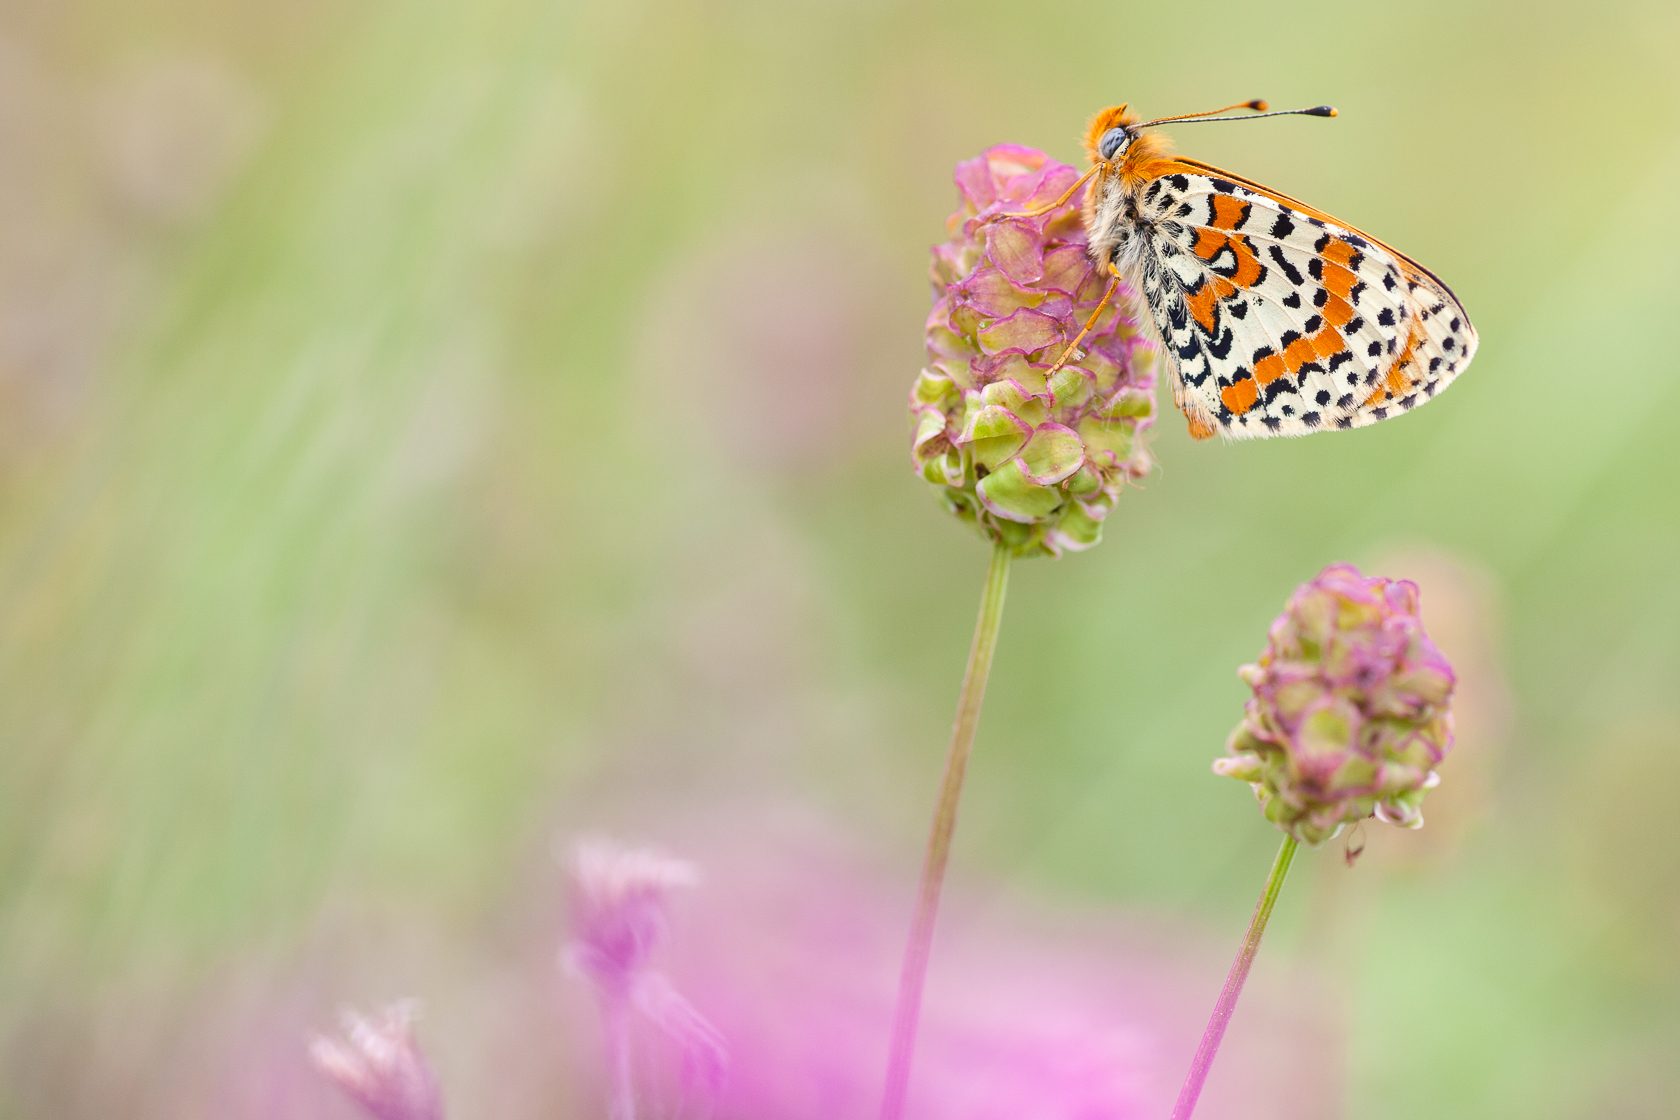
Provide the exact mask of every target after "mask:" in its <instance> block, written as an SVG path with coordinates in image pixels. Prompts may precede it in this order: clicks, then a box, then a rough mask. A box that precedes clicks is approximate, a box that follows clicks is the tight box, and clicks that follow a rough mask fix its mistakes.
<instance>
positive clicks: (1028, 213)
mask: <svg viewBox="0 0 1680 1120" xmlns="http://www.w3.org/2000/svg"><path fill="white" fill-rule="evenodd" d="M1096 171H1097V169H1096V168H1095V167H1092V168H1091V170H1089V171H1087V172H1085V174H1083V175H1081V176H1080V177H1079V178H1077V179H1075V180H1074V182H1073V186H1071V187H1069V188H1068V189H1067V190H1065V191H1063V192H1062V197H1060V198H1058V199H1057V200H1056V201H1054V202H1052V203H1051V204H1050V205H1048V206H1040V207H1039V208H1038V209H1036V210H1015V211H1011V212H1008V213H1003V214H993V215H992V216H991V217H989V218H987V219H985V220H984V221H982V222H981V223H980V224H981V225H986V224H987V223H989V222H995V221H997V220H998V219H1000V218H1042V217H1044V215H1046V214H1048V213H1050V211H1052V210H1059V209H1061V208H1062V206H1064V205H1066V203H1067V200H1068V199H1070V198H1072V197H1073V195H1074V192H1075V191H1077V190H1078V189H1079V188H1080V187H1082V186H1084V185H1085V180H1087V179H1089V178H1090V177H1091V176H1092V175H1094V174H1096Z"/></svg>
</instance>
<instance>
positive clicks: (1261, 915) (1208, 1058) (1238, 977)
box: [1172, 836, 1297, 1120]
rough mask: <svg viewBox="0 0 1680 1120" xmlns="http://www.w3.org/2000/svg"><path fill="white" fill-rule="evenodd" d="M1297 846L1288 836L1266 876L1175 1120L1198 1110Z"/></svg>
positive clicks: (1184, 1119)
mask: <svg viewBox="0 0 1680 1120" xmlns="http://www.w3.org/2000/svg"><path fill="white" fill-rule="evenodd" d="M1296 847H1297V844H1296V841H1295V837H1293V836H1285V837H1284V838H1283V847H1281V848H1279V849H1278V854H1277V859H1275V860H1273V861H1272V873H1271V874H1270V875H1268V876H1267V877H1266V889H1265V890H1264V891H1263V892H1262V893H1261V895H1260V903H1259V905H1257V906H1256V907H1255V908H1254V918H1253V920H1251V921H1250V922H1249V923H1248V936H1247V937H1245V938H1243V946H1242V952H1240V953H1238V954H1237V959H1236V961H1235V962H1234V963H1233V964H1232V965H1231V974H1230V975H1229V976H1227V977H1225V989H1224V991H1222V992H1220V993H1219V1002H1218V1003H1216V1004H1214V1005H1213V1017H1212V1018H1210V1019H1209V1020H1208V1025H1207V1030H1206V1031H1204V1032H1202V1044H1201V1045H1200V1046H1198V1047H1197V1048H1196V1060H1195V1061H1193V1062H1191V1063H1190V1076H1188V1077H1186V1078H1185V1079H1184V1088H1182V1089H1180V1090H1179V1092H1178V1104H1176V1105H1174V1106H1173V1111H1172V1120H1190V1114H1191V1113H1192V1112H1194V1111H1196V1098H1197V1097H1199V1096H1201V1095H1202V1083H1203V1082H1205V1081H1206V1080H1207V1075H1208V1070H1209V1069H1211V1068H1212V1067H1213V1056H1214V1055H1215V1054H1217V1053H1219V1043H1220V1040H1222V1039H1223V1038H1224V1037H1225V1028H1226V1027H1227V1026H1229V1025H1230V1023H1231V1013H1232V1012H1233V1011H1235V1010H1236V1009H1237V996H1239V995H1241V994H1242V987H1243V981H1245V980H1247V979H1248V969H1249V966H1250V965H1252V964H1253V963H1254V954H1255V952H1256V951H1257V950H1258V949H1259V948H1260V935H1261V934H1263V933H1265V932H1266V922H1267V920H1269V919H1270V918H1271V916H1272V906H1273V905H1274V904H1275V903H1276V902H1277V896H1278V892H1279V891H1281V890H1282V889H1283V877H1284V876H1285V875H1288V874H1289V863H1290V861H1291V860H1293V859H1294V858H1295V848H1296Z"/></svg>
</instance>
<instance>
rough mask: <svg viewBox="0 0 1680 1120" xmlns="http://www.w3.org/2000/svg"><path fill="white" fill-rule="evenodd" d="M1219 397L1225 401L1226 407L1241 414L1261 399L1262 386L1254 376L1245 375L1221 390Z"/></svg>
mask: <svg viewBox="0 0 1680 1120" xmlns="http://www.w3.org/2000/svg"><path fill="white" fill-rule="evenodd" d="M1219 399H1220V400H1222V401H1224V402H1225V407H1226V408H1228V409H1230V410H1231V411H1232V412H1234V413H1236V414H1237V415H1238V416H1241V415H1242V414H1243V413H1245V412H1247V411H1248V410H1249V409H1251V408H1253V407H1254V402H1255V401H1257V400H1259V399H1260V387H1259V386H1258V385H1256V384H1255V383H1254V378H1252V377H1245V378H1243V379H1242V380H1241V381H1235V382H1232V383H1231V384H1229V385H1227V386H1225V388H1223V389H1221V390H1219Z"/></svg>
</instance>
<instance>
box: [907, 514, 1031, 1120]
mask: <svg viewBox="0 0 1680 1120" xmlns="http://www.w3.org/2000/svg"><path fill="white" fill-rule="evenodd" d="M1009 556H1010V553H1009V549H1008V547H1007V546H1005V545H1003V544H1001V543H1000V544H998V545H996V546H995V547H994V548H993V549H992V563H991V566H990V567H988V568H987V569H986V586H985V589H984V590H983V591H982V592H981V594H980V618H979V621H977V622H976V623H975V625H974V644H973V645H972V646H970V647H969V651H968V670H967V672H965V673H964V674H963V684H962V695H961V697H960V698H959V699H958V700H957V718H956V720H955V722H954V723H953V724H952V726H951V749H950V751H949V752H948V753H947V754H946V756H945V778H944V780H943V781H942V782H941V784H940V787H939V804H938V806H937V807H936V808H935V809H934V811H933V828H932V830H931V832H930V834H929V835H928V846H927V855H926V857H925V858H924V859H923V861H922V886H921V892H920V894H919V896H918V897H917V900H916V920H915V923H914V924H913V925H912V926H911V927H910V943H909V944H908V945H907V946H905V949H904V969H903V971H902V972H900V973H899V978H898V1010H897V1013H896V1014H895V1015H894V1016H893V1033H892V1049H891V1050H890V1051H889V1052H888V1056H887V1088H886V1093H885V1095H884V1096H883V1097H882V1100H881V1120H899V1118H900V1117H901V1116H903V1114H904V1098H905V1095H906V1094H907V1093H908V1092H909V1089H910V1059H911V1055H912V1054H913V1052H914V1051H915V1048H916V1023H917V1021H918V1020H919V1019H920V1018H921V1013H922V986H923V983H924V982H925V981H926V979H927V965H928V953H929V952H930V951H931V949H932V947H933V922H934V918H935V917H936V916H937V915H938V913H939V889H940V887H941V886H942V885H943V884H944V882H945V864H946V863H947V862H948V861H949V859H950V856H951V834H952V833H953V832H955V831H956V828H957V801H958V799H959V798H961V797H962V787H963V775H964V774H965V773H967V771H968V756H969V752H970V751H971V750H972V749H973V747H974V731H975V729H976V728H977V727H978V726H979V725H980V705H981V703H983V702H984V701H985V699H986V677H987V676H988V675H989V674H990V673H991V671H992V653H993V651H995V650H996V649H997V638H998V626H999V624H1000V623H1001V622H1002V621H1003V593H1004V591H1005V590H1006V589H1007V588H1008V586H1009Z"/></svg>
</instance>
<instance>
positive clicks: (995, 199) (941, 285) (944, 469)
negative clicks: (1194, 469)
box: [910, 144, 1155, 556]
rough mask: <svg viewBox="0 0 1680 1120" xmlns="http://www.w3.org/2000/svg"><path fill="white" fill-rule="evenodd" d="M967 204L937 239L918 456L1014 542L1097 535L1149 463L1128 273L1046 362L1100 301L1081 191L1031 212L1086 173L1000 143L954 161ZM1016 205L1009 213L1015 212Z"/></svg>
mask: <svg viewBox="0 0 1680 1120" xmlns="http://www.w3.org/2000/svg"><path fill="white" fill-rule="evenodd" d="M955 178H956V183H957V188H958V190H959V191H960V192H961V195H962V204H961V205H960V206H959V207H958V209H957V211H956V212H955V213H954V214H952V215H951V217H950V218H949V219H948V220H947V222H946V230H947V231H948V232H949V234H950V240H948V241H946V242H945V243H944V244H942V245H936V246H935V247H934V249H933V263H932V267H931V270H930V279H931V281H932V284H933V301H934V303H933V311H932V312H931V313H930V314H929V316H928V320H927V354H928V359H927V361H928V364H927V367H926V368H925V369H923V370H922V373H921V376H919V377H918V378H917V379H916V384H915V387H914V388H913V389H912V390H911V392H910V413H911V419H912V421H913V422H914V425H915V435H914V437H913V438H912V443H911V456H912V460H913V461H914V463H915V467H916V470H917V472H918V473H920V474H921V475H922V477H923V478H925V479H927V480H928V481H929V482H931V483H933V484H934V485H935V486H936V487H937V488H938V489H939V492H940V495H941V497H942V499H943V500H944V502H945V504H946V506H947V507H948V508H949V509H950V510H951V511H952V512H953V513H955V514H956V515H958V516H959V517H962V518H964V519H965V520H968V521H971V522H973V523H974V524H975V525H976V526H977V527H978V528H979V530H980V532H981V533H982V534H984V535H985V536H986V537H988V538H990V539H992V540H995V541H1001V542H1004V543H1006V544H1008V545H1010V546H1011V547H1012V548H1013V550H1014V552H1015V554H1016V555H1018V556H1028V555H1043V554H1049V555H1060V554H1061V553H1062V552H1063V551H1065V550H1069V549H1074V550H1077V549H1084V548H1089V547H1091V546H1092V545H1094V544H1096V543H1097V541H1098V540H1100V539H1101V536H1102V522H1103V518H1104V517H1106V516H1107V515H1108V512H1109V510H1111V509H1112V508H1114V503H1115V501H1116V499H1118V498H1119V496H1120V491H1121V488H1122V487H1123V486H1124V485H1125V483H1126V481H1127V480H1128V479H1131V480H1135V479H1138V478H1140V477H1142V476H1143V475H1144V474H1146V473H1147V472H1148V470H1149V468H1150V466H1151V465H1152V460H1151V458H1150V456H1149V452H1148V450H1147V449H1146V448H1145V447H1144V444H1143V438H1142V434H1143V432H1144V430H1145V429H1147V428H1148V427H1149V426H1150V424H1152V423H1153V422H1154V419H1155V397H1154V388H1155V374H1154V363H1153V357H1154V355H1153V351H1152V350H1151V349H1150V348H1149V345H1148V344H1147V343H1146V342H1145V341H1144V340H1143V338H1142V336H1141V335H1140V333H1139V330H1138V324H1137V321H1136V320H1135V319H1133V318H1131V317H1129V315H1128V313H1127V311H1126V308H1127V307H1129V306H1131V305H1132V304H1133V301H1134V300H1135V299H1136V294H1135V293H1134V292H1132V291H1131V289H1130V288H1129V287H1127V286H1126V285H1124V284H1121V285H1120V286H1119V289H1118V290H1117V291H1116V293H1115V298H1113V299H1111V300H1110V301H1109V304H1108V306H1107V307H1106V308H1104V310H1103V313H1102V315H1101V316H1100V317H1098V319H1097V321H1096V325H1095V326H1094V327H1093V328H1092V330H1091V332H1090V333H1089V334H1088V335H1086V336H1085V338H1084V340H1083V341H1082V342H1081V343H1080V352H1078V353H1076V354H1075V355H1073V358H1072V360H1070V361H1069V362H1068V364H1066V365H1064V366H1063V367H1062V368H1061V369H1059V370H1057V371H1056V372H1055V373H1054V374H1053V375H1051V374H1050V370H1051V367H1052V366H1053V365H1054V364H1055V363H1056V360H1057V359H1058V358H1060V357H1061V356H1062V353H1063V351H1064V350H1066V349H1067V347H1068V344H1069V343H1070V342H1071V341H1072V340H1073V339H1074V338H1075V337H1076V336H1078V334H1079V332H1080V329H1081V328H1082V327H1083V326H1084V324H1085V321H1086V320H1087V319H1088V318H1089V317H1090V316H1091V314H1092V313H1093V312H1095V311H1096V309H1097V307H1098V305H1099V304H1100V303H1101V301H1102V296H1103V292H1104V289H1105V288H1106V287H1107V283H1108V277H1106V276H1103V275H1100V274H1099V273H1098V272H1097V271H1096V270H1095V268H1094V267H1093V265H1092V263H1091V259H1090V257H1089V255H1088V254H1087V253H1086V244H1085V230H1084V227H1083V225H1082V223H1081V220H1080V210H1079V203H1080V195H1079V194H1078V193H1076V194H1075V196H1074V198H1072V199H1071V200H1070V201H1069V202H1068V203H1067V204H1065V205H1063V206H1061V207H1059V208H1057V209H1055V210H1052V211H1050V212H1049V213H1047V214H1044V215H1042V216H1040V217H1037V218H1029V217H1024V216H1017V215H1018V214H1019V212H1022V211H1027V210H1032V209H1034V208H1037V207H1041V206H1046V205H1048V204H1049V203H1051V202H1054V201H1055V200H1056V199H1057V198H1060V197H1061V195H1062V194H1063V193H1064V192H1065V191H1067V190H1068V188H1070V187H1071V186H1072V185H1073V184H1074V182H1075V181H1076V180H1077V179H1078V173H1077V172H1076V171H1075V170H1074V169H1073V168H1071V167H1069V166H1068V165H1066V164H1064V163H1058V162H1056V161H1055V160H1052V159H1050V158H1049V157H1048V156H1046V155H1045V154H1044V153H1043V152H1039V151H1034V150H1033V149H1031V148H1022V147H1017V146H1015V145H1012V144H1002V145H999V146H997V147H995V148H989V149H987V150H986V151H985V152H983V153H982V154H981V155H979V156H978V157H976V158H974V159H971V160H967V161H965V162H963V163H960V164H958V165H957V169H956V175H955ZM1006 215H1007V216H1006Z"/></svg>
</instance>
